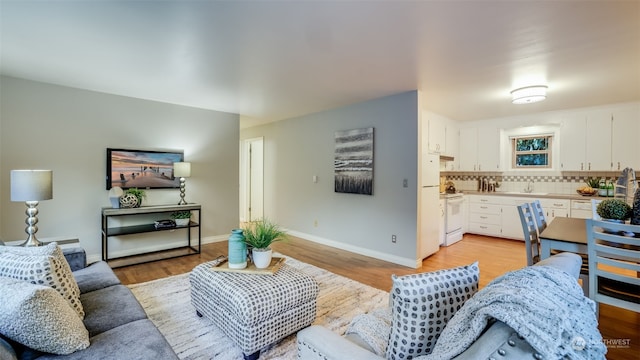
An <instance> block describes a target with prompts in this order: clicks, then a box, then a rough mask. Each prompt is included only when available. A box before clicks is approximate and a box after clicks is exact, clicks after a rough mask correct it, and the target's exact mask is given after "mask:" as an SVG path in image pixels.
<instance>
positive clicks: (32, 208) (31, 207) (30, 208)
mask: <svg viewBox="0 0 640 360" xmlns="http://www.w3.org/2000/svg"><path fill="white" fill-rule="evenodd" d="M25 205H26V206H27V211H25V214H27V220H25V224H27V227H26V228H25V229H24V232H26V233H27V235H29V236H28V237H27V241H25V242H24V243H22V244H20V246H41V245H42V243H41V242H40V241H38V239H37V238H36V232H37V231H38V225H36V224H38V208H37V206H38V202H37V201H26V202H25Z"/></svg>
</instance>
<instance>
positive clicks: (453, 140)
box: [445, 121, 460, 171]
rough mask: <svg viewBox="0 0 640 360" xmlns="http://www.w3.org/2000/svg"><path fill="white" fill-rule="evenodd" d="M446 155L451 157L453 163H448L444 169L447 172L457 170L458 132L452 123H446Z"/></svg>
mask: <svg viewBox="0 0 640 360" xmlns="http://www.w3.org/2000/svg"><path fill="white" fill-rule="evenodd" d="M445 144H446V153H445V154H446V155H449V156H453V161H448V162H447V166H446V169H447V170H448V171H454V170H458V168H459V167H458V161H459V160H460V157H459V144H460V130H458V127H457V126H456V125H455V124H454V122H453V121H449V122H447V128H446V142H445Z"/></svg>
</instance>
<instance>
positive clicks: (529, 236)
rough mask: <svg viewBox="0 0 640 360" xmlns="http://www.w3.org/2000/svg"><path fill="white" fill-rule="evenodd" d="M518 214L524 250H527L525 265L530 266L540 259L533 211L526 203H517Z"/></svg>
mask: <svg viewBox="0 0 640 360" xmlns="http://www.w3.org/2000/svg"><path fill="white" fill-rule="evenodd" d="M518 214H519V215H520V223H521V224H522V232H523V234H524V244H525V248H526V249H525V250H526V252H527V265H528V266H531V265H533V264H535V263H537V262H538V261H540V239H539V238H538V229H537V228H536V223H535V220H534V215H533V211H532V210H531V206H530V205H529V204H528V203H524V204H522V205H518Z"/></svg>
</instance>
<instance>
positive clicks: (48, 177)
mask: <svg viewBox="0 0 640 360" xmlns="http://www.w3.org/2000/svg"><path fill="white" fill-rule="evenodd" d="M49 199H53V171H51V170H11V201H40V200H49Z"/></svg>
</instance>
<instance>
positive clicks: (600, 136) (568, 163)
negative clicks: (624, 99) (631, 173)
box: [560, 104, 640, 171]
mask: <svg viewBox="0 0 640 360" xmlns="http://www.w3.org/2000/svg"><path fill="white" fill-rule="evenodd" d="M639 107H640V106H639V105H637V104H632V105H623V106H618V107H615V108H600V109H594V110H590V111H589V112H588V113H586V114H576V115H572V117H568V118H566V119H565V120H564V121H563V124H562V129H561V142H560V144H561V145H560V149H561V154H560V157H561V161H560V163H561V169H562V170H563V171H609V170H622V169H624V168H626V167H632V168H633V167H634V166H637V165H638V164H637V162H638V160H637V156H635V154H636V150H637V141H636V139H637V136H638V135H639V134H638V132H639V130H640V129H639V127H638V119H640V110H639Z"/></svg>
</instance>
